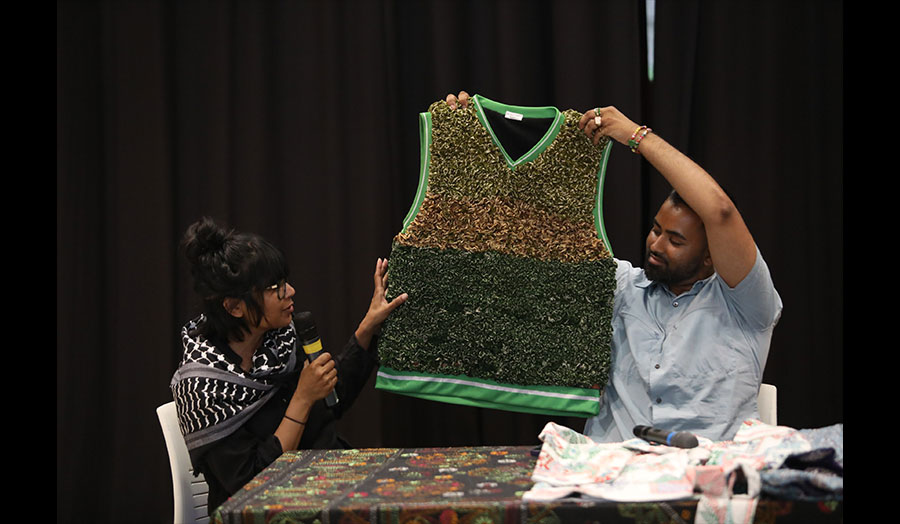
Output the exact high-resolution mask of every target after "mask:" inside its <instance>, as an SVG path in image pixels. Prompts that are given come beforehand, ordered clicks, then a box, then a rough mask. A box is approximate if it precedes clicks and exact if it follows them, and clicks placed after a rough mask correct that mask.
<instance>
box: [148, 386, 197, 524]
mask: <svg viewBox="0 0 900 524" xmlns="http://www.w3.org/2000/svg"><path fill="white" fill-rule="evenodd" d="M156 415H157V416H158V417H159V425H160V426H162V431H163V436H164V437H165V438H166V448H167V449H168V450H169V465H170V466H171V467H172V489H173V491H174V493H175V524H187V523H190V522H202V523H208V522H209V514H208V513H207V508H206V497H207V495H208V493H209V486H207V484H206V479H204V478H203V474H202V473H201V474H199V475H198V476H197V477H195V476H194V468H193V466H192V465H191V458H190V455H188V450H187V445H185V443H184V437H183V436H182V435H181V429H180V428H179V427H178V415H177V414H176V412H175V402H174V401H173V402H169V403H168V404H163V405H162V406H160V407H158V408H156Z"/></svg>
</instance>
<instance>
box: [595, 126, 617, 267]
mask: <svg viewBox="0 0 900 524" xmlns="http://www.w3.org/2000/svg"><path fill="white" fill-rule="evenodd" d="M611 151H612V140H610V141H607V142H606V147H604V148H603V157H602V158H601V159H600V166H599V167H598V169H597V191H596V194H597V202H596V204H595V205H594V229H596V230H597V234H598V235H599V236H600V239H601V240H603V244H604V245H605V246H606V250H607V251H609V256H611V257H612V256H615V255H613V250H612V245H611V244H610V243H609V237H607V236H606V226H604V225H603V185H604V182H605V180H606V163H607V162H608V161H609V154H610V152H611Z"/></svg>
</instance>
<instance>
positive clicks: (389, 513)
mask: <svg viewBox="0 0 900 524" xmlns="http://www.w3.org/2000/svg"><path fill="white" fill-rule="evenodd" d="M531 449H532V447H530V446H508V447H502V446H501V447H496V446H492V447H462V448H416V449H395V448H371V449H354V450H304V451H294V452H288V453H285V454H283V455H282V456H281V457H280V458H279V459H278V460H276V461H275V462H274V463H272V465H270V466H269V467H268V468H266V469H264V470H263V471H262V472H260V473H259V474H258V475H257V476H256V477H254V479H253V480H251V481H250V482H249V483H248V484H247V485H246V486H244V488H243V489H242V490H240V491H239V492H238V493H236V494H235V495H234V496H233V497H231V498H230V499H228V501H227V502H225V503H224V504H223V505H222V506H220V507H219V508H217V510H216V512H215V513H214V515H213V519H212V520H213V522H218V523H222V524H232V523H234V524H237V523H240V524H257V523H259V524H262V523H267V524H282V523H283V524H287V523H310V524H311V523H319V524H329V523H341V524H356V523H359V524H363V523H374V522H383V523H398V524H399V523H407V522H417V523H431V524H482V523H501V522H503V523H534V524H545V523H555V522H579V523H582V522H603V523H607V522H614V523H615V522H629V523H648V524H649V523H669V522H671V523H678V522H687V523H692V522H694V513H695V510H696V506H697V502H696V500H682V501H670V502H665V503H628V504H621V503H615V502H608V501H597V500H593V501H590V500H580V501H579V500H574V499H567V500H564V501H555V502H553V503H528V502H523V501H522V494H523V493H524V492H526V491H528V489H530V487H531V486H532V481H531V472H532V471H533V469H534V464H535V461H536V457H534V456H532V455H531V453H530V452H531ZM755 521H756V522H759V523H770V522H772V523H773V522H779V523H782V522H817V523H818V522H842V521H843V503H842V502H837V501H829V502H796V501H777V500H767V499H765V498H763V499H761V500H760V501H759V505H758V506H757V511H756V520H755Z"/></svg>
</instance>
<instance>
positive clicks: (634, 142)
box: [628, 126, 653, 153]
mask: <svg viewBox="0 0 900 524" xmlns="http://www.w3.org/2000/svg"><path fill="white" fill-rule="evenodd" d="M651 131H653V130H652V129H650V128H649V127H647V126H640V127H638V128H637V129H635V130H634V133H632V134H631V138H630V139H629V140H628V146H629V147H630V148H631V152H632V153H637V152H638V150H637V148H638V145H640V143H641V140H643V139H644V137H645V136H647V134H648V133H650V132H651ZM638 133H640V134H641V135H640V136H638Z"/></svg>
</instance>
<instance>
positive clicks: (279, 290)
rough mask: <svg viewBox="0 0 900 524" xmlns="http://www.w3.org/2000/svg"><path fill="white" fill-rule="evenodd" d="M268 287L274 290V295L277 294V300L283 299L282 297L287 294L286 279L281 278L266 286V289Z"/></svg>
mask: <svg viewBox="0 0 900 524" xmlns="http://www.w3.org/2000/svg"><path fill="white" fill-rule="evenodd" d="M270 289H271V290H274V291H275V293H276V295H277V296H278V300H284V297H286V296H287V279H286V278H282V279H281V280H279V281H278V282H276V283H274V284H272V285H271V286H269V287H267V288H266V291H268V290H270Z"/></svg>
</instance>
